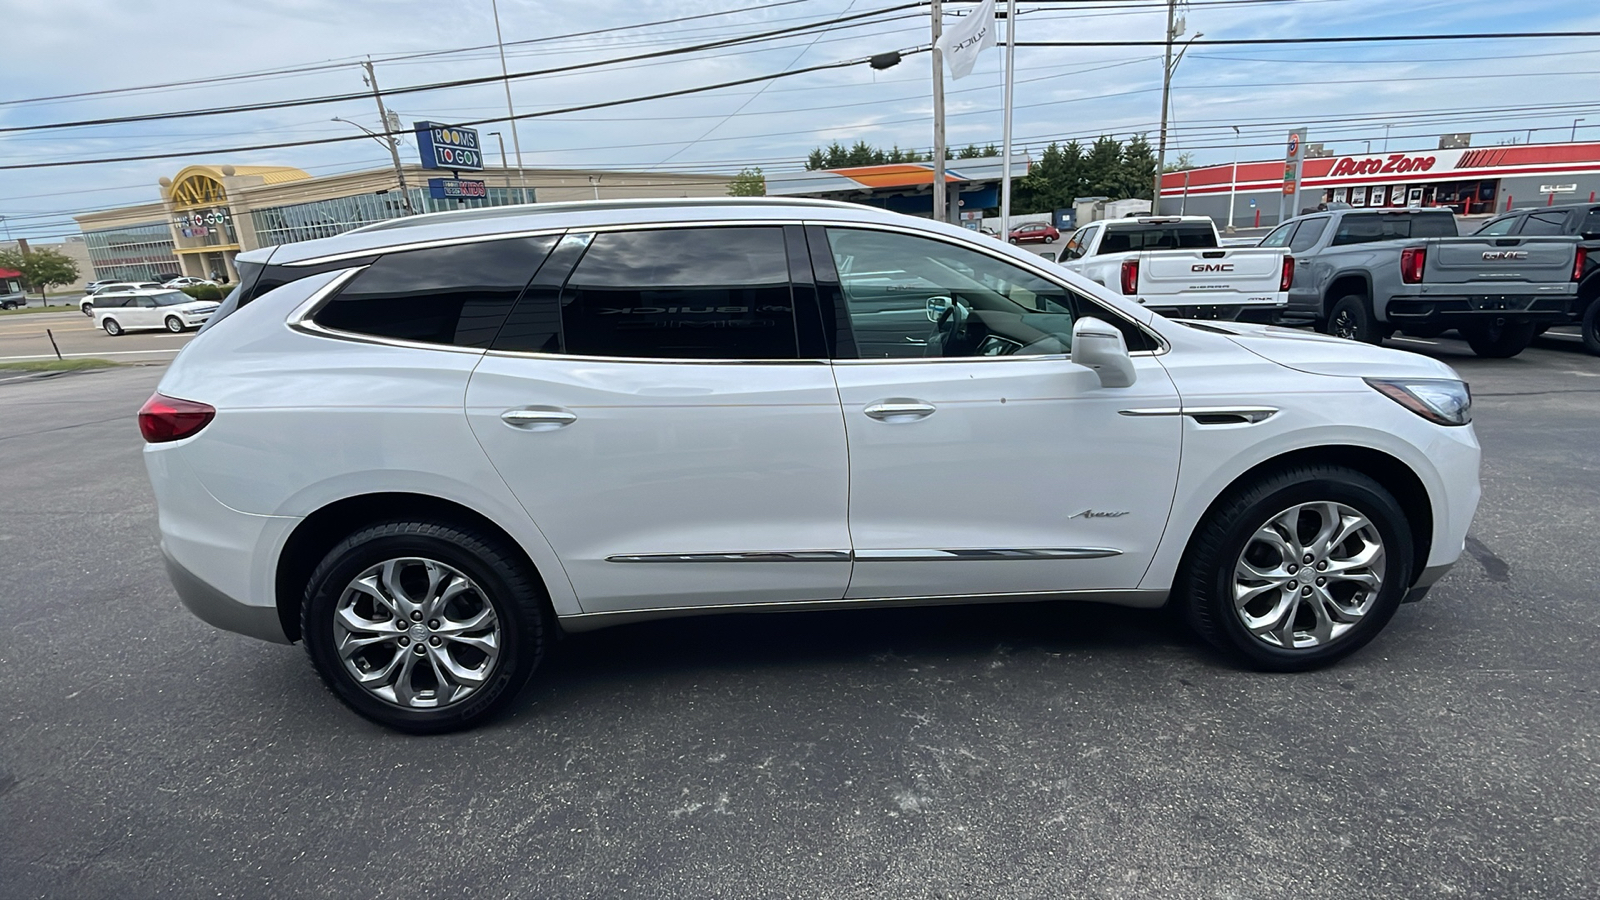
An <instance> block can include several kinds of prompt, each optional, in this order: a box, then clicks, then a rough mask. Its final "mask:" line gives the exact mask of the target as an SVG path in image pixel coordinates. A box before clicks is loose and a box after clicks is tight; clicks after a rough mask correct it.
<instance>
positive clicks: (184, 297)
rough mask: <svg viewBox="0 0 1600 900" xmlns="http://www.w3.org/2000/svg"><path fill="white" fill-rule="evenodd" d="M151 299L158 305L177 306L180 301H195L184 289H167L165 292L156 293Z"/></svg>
mask: <svg viewBox="0 0 1600 900" xmlns="http://www.w3.org/2000/svg"><path fill="white" fill-rule="evenodd" d="M150 299H152V300H154V301H156V305H157V306H177V305H178V304H180V303H193V302H194V298H193V297H191V296H189V295H188V294H185V293H184V292H183V291H167V292H166V293H164V294H154V295H152V296H151V298H150Z"/></svg>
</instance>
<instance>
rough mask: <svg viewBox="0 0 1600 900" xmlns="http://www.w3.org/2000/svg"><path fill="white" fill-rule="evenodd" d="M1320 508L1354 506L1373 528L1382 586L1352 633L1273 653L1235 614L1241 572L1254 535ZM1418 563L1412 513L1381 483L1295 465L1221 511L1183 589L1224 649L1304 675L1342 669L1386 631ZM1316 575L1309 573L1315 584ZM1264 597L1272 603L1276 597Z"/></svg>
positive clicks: (1201, 624) (1191, 554) (1200, 541)
mask: <svg viewBox="0 0 1600 900" xmlns="http://www.w3.org/2000/svg"><path fill="white" fill-rule="evenodd" d="M1317 502H1333V503H1340V504H1344V505H1347V506H1349V507H1351V508H1352V509H1353V510H1355V511H1357V512H1359V513H1360V514H1361V515H1363V516H1365V517H1366V518H1367V519H1368V520H1369V521H1370V522H1371V523H1372V525H1373V527H1374V528H1375V529H1376V531H1377V534H1378V535H1379V537H1380V539H1381V540H1382V544H1383V548H1384V572H1383V575H1382V582H1381V585H1380V587H1379V590H1378V592H1377V595H1376V597H1375V598H1374V599H1373V600H1372V602H1371V604H1370V606H1369V607H1368V608H1367V611H1366V612H1365V614H1364V615H1362V616H1360V618H1359V620H1358V621H1356V622H1355V624H1354V626H1353V627H1351V628H1350V629H1349V630H1348V631H1345V632H1344V633H1342V634H1340V635H1336V636H1334V637H1333V638H1332V639H1330V640H1328V641H1327V642H1326V643H1323V644H1320V645H1318V646H1311V647H1305V648H1295V649H1285V648H1282V647H1278V646H1273V645H1270V644H1269V643H1267V642H1266V640H1264V639H1262V638H1258V637H1256V636H1255V635H1253V634H1251V633H1250V631H1249V629H1248V628H1247V627H1246V626H1245V623H1244V622H1243V621H1241V616H1240V614H1238V613H1236V611H1235V609H1234V604H1233V593H1234V572H1235V566H1236V565H1237V564H1238V562H1239V561H1240V560H1241V558H1242V556H1243V554H1244V553H1245V551H1246V550H1247V548H1248V546H1249V544H1250V542H1251V540H1252V536H1253V535H1255V534H1256V533H1257V532H1258V531H1259V530H1261V529H1263V528H1264V527H1265V525H1266V523H1270V522H1271V521H1273V520H1274V519H1275V518H1276V517H1277V516H1278V515H1279V513H1280V512H1282V511H1285V510H1289V509H1291V508H1293V507H1295V506H1296V505H1298V504H1302V503H1317ZM1412 557H1413V549H1412V544H1411V530H1410V528H1409V527H1408V526H1407V522H1406V517H1405V512H1404V511H1403V510H1402V509H1401V508H1400V505H1399V503H1397V502H1396V501H1395V499H1394V497H1393V496H1392V495H1390V494H1389V492H1388V491H1386V490H1384V488H1383V487H1382V486H1381V485H1379V484H1378V483H1377V482H1376V481H1374V480H1373V479H1371V478H1369V477H1368V476H1366V475H1363V474H1362V473H1360V472H1357V471H1355V470H1354V469H1346V468H1343V467H1339V466H1327V465H1313V466H1295V467H1292V468H1286V469H1283V470H1280V471H1277V472H1273V473H1270V474H1268V475H1266V476H1264V477H1263V478H1261V479H1260V480H1259V481H1257V482H1255V483H1254V484H1251V485H1248V486H1245V487H1243V488H1241V489H1236V490H1235V491H1234V492H1233V493H1232V494H1231V495H1229V496H1226V497H1224V498H1223V499H1222V500H1221V502H1219V503H1218V504H1217V505H1216V506H1215V507H1214V508H1213V510H1212V512H1211V514H1210V516H1209V517H1208V518H1207V519H1206V520H1205V521H1204V522H1202V523H1201V524H1200V527H1199V529H1198V530H1197V531H1196V532H1195V534H1194V537H1193V538H1192V539H1191V541H1190V543H1189V548H1188V551H1187V552H1186V553H1185V555H1184V563H1183V566H1182V568H1181V569H1180V571H1179V576H1178V583H1177V585H1176V587H1178V588H1179V590H1180V591H1182V592H1183V593H1182V594H1181V595H1180V596H1184V597H1185V601H1186V603H1187V606H1186V607H1185V612H1186V614H1187V618H1188V621H1189V624H1190V625H1191V626H1193V627H1194V629H1195V631H1197V632H1198V633H1199V634H1200V636H1201V637H1203V638H1205V639H1206V640H1207V641H1208V642H1210V643H1211V644H1212V645H1213V646H1215V647H1216V648H1217V649H1219V650H1221V651H1223V652H1224V653H1227V654H1228V655H1230V656H1232V657H1233V658H1234V659H1236V660H1238V661H1240V662H1242V663H1244V664H1245V665H1248V666H1250V667H1251V668H1255V669H1260V670H1263V671H1271V672H1298V671H1305V670H1307V669H1315V668H1318V667H1321V666H1325V665H1329V664H1331V663H1334V662H1337V661H1338V660H1341V659H1343V658H1345V657H1346V656H1349V655H1350V654H1352V653H1354V652H1355V651H1357V650H1359V649H1361V647H1362V646H1363V645H1365V644H1366V643H1367V642H1368V641H1370V640H1372V638H1373V637H1375V636H1376V635H1377V634H1378V632H1380V631H1382V630H1383V627H1384V625H1386V624H1388V622H1389V619H1390V618H1392V617H1393V616H1394V612H1395V610H1396V609H1397V608H1399V606H1400V601H1401V599H1402V598H1403V597H1404V596H1405V593H1406V591H1407V590H1408V589H1409V587H1410V585H1411V580H1412V579H1411V575H1412V572H1413V571H1414V569H1413V559H1412ZM1315 571H1316V570H1315V569H1311V570H1309V571H1308V573H1307V574H1311V575H1312V576H1313V577H1315V575H1314V573H1315ZM1301 577H1304V576H1301ZM1317 583H1318V584H1321V583H1322V582H1321V581H1320V580H1319V581H1318V582H1317ZM1329 590H1333V589H1332V588H1330V589H1329ZM1263 596H1264V597H1266V598H1267V599H1268V600H1269V601H1270V599H1271V596H1270V593H1269V594H1267V595H1263ZM1284 596H1290V595H1287V594H1286V595H1284ZM1295 609H1296V612H1295V613H1294V615H1295V616H1296V619H1295V621H1296V622H1298V621H1299V618H1298V617H1299V616H1300V615H1301V611H1303V612H1304V613H1305V614H1307V615H1310V614H1311V613H1312V611H1313V607H1310V606H1304V605H1303V603H1302V606H1297V607H1295ZM1293 625H1294V623H1293V622H1291V626H1293ZM1295 633H1296V635H1298V631H1297V630H1296V631H1295ZM1291 643H1292V642H1291Z"/></svg>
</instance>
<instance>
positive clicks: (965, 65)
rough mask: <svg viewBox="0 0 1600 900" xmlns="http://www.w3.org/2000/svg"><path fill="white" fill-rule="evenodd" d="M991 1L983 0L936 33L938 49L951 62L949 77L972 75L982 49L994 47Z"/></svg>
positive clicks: (992, 5) (957, 77)
mask: <svg viewBox="0 0 1600 900" xmlns="http://www.w3.org/2000/svg"><path fill="white" fill-rule="evenodd" d="M994 33H995V27H994V0H983V2H982V3H979V4H978V8H977V9H975V10H973V11H972V12H970V13H968V14H967V15H965V16H962V17H961V18H960V19H958V20H957V21H956V23H955V24H954V25H951V26H950V29H949V30H948V31H946V32H945V33H944V34H942V35H940V36H939V51H940V52H941V53H943V54H944V61H945V62H947V63H949V64H950V77H951V78H956V79H961V78H965V77H967V76H968V75H970V74H972V67H973V66H974V65H976V64H977V62H978V57H979V56H981V55H982V54H983V51H985V50H987V49H989V48H990V47H993V46H994Z"/></svg>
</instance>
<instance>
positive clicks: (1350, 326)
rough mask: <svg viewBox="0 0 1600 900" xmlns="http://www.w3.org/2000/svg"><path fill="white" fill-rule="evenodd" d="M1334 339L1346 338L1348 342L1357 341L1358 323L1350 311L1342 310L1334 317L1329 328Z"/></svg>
mask: <svg viewBox="0 0 1600 900" xmlns="http://www.w3.org/2000/svg"><path fill="white" fill-rule="evenodd" d="M1328 331H1329V333H1331V334H1332V335H1333V336H1334V337H1340V338H1344V339H1345V340H1347V341H1353V340H1355V339H1356V323H1355V320H1354V317H1353V316H1351V315H1350V313H1349V312H1348V311H1344V310H1341V311H1340V312H1339V314H1338V315H1337V316H1334V317H1333V322H1332V324H1331V325H1330V326H1329V328H1328Z"/></svg>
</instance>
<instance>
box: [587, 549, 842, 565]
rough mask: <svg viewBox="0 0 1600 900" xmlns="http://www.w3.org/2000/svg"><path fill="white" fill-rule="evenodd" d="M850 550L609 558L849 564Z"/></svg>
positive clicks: (618, 560)
mask: <svg viewBox="0 0 1600 900" xmlns="http://www.w3.org/2000/svg"><path fill="white" fill-rule="evenodd" d="M849 561H850V551H849V550H769V551H760V552H752V553H631V554H620V555H617V556H608V557H606V562H614V563H747V562H849Z"/></svg>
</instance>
